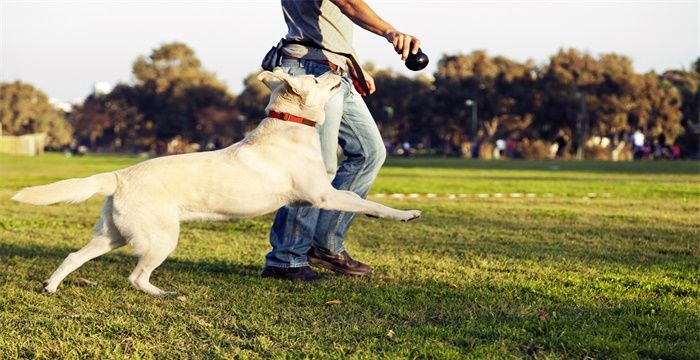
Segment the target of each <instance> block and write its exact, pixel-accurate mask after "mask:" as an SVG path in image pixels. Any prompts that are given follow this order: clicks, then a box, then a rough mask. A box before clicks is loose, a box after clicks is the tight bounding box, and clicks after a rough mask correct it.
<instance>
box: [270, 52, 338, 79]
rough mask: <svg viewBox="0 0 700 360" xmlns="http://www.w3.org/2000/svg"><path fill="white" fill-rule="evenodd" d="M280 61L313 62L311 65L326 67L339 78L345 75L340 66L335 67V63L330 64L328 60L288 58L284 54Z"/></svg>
mask: <svg viewBox="0 0 700 360" xmlns="http://www.w3.org/2000/svg"><path fill="white" fill-rule="evenodd" d="M282 59H289V60H306V61H310V62H313V63H316V64H322V65H326V66H328V67H329V68H331V71H333V72H334V73H336V74H338V75H341V76H342V75H345V74H346V72H345V69H343V68H341V67H340V66H338V65H336V64H335V63H332V62H330V61H328V60H313V59H303V58H298V57H296V56H289V55H286V54H285V55H282Z"/></svg>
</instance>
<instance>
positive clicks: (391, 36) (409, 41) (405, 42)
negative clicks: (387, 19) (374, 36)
mask: <svg viewBox="0 0 700 360" xmlns="http://www.w3.org/2000/svg"><path fill="white" fill-rule="evenodd" d="M384 37H385V38H386V39H387V40H388V41H389V42H390V43H391V44H392V45H393V46H394V50H396V52H397V53H398V54H401V60H402V61H406V58H408V54H409V53H411V54H415V53H417V52H418V48H420V40H418V38H417V37H415V36H413V35H408V34H404V33H402V32H400V31H396V30H389V31H387V33H386V34H384Z"/></svg>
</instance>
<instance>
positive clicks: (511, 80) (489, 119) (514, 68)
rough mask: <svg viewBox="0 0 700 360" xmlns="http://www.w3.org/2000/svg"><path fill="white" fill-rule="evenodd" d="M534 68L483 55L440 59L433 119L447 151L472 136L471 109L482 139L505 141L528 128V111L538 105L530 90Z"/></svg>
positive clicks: (529, 121)
mask: <svg viewBox="0 0 700 360" xmlns="http://www.w3.org/2000/svg"><path fill="white" fill-rule="evenodd" d="M535 75H536V68H535V66H534V64H533V63H532V62H531V61H528V62H526V63H525V64H520V63H517V62H515V61H512V60H509V59H506V58H505V57H502V56H497V57H490V56H489V55H488V54H487V53H486V52H484V51H474V52H472V53H471V54H469V55H457V56H445V57H443V58H442V59H441V60H440V63H439V64H438V72H437V73H436V74H435V93H434V96H435V105H434V106H435V108H434V110H435V112H436V115H435V117H436V118H437V119H439V123H440V125H439V126H440V131H441V135H440V137H441V138H442V139H443V140H444V141H445V142H446V145H447V148H448V149H449V148H451V147H455V146H456V147H462V144H464V143H466V142H468V141H469V139H471V138H474V137H476V136H477V135H478V134H479V132H477V133H473V131H472V126H471V108H470V107H468V106H467V104H466V101H467V100H471V103H472V104H475V105H471V106H477V107H478V116H479V121H480V123H481V126H479V128H478V129H477V131H481V134H482V137H486V138H492V137H495V136H502V137H506V136H508V135H510V134H511V133H514V132H517V131H522V130H523V129H526V128H528V126H529V125H530V123H531V122H532V112H533V108H536V107H537V106H538V104H539V98H538V97H537V93H536V92H535V91H534V90H535V84H536V80H537V79H536V76H535Z"/></svg>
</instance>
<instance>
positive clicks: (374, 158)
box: [310, 90, 386, 275]
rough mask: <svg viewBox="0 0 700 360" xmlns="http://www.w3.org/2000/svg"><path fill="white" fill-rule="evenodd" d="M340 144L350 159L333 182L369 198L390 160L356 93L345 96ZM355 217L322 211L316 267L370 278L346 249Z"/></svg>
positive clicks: (367, 270) (316, 241)
mask: <svg viewBox="0 0 700 360" xmlns="http://www.w3.org/2000/svg"><path fill="white" fill-rule="evenodd" d="M339 144H340V146H341V147H342V149H343V152H344V154H345V156H346V157H347V158H346V159H345V160H344V161H343V163H342V164H341V165H340V168H339V169H338V172H337V174H336V176H335V178H334V179H333V182H332V184H333V187H334V188H336V189H338V190H349V191H352V192H354V193H356V194H358V195H359V196H361V197H363V198H364V197H366V196H367V194H368V193H369V190H370V187H371V186H372V183H373V182H374V179H375V178H376V177H377V174H378V173H379V169H380V168H381V166H382V164H383V163H384V160H385V158H386V150H385V148H384V143H383V141H382V137H381V135H380V133H379V129H377V125H376V124H375V122H374V119H373V118H372V115H371V114H370V112H369V110H368V109H367V105H366V104H365V102H364V101H363V100H362V98H361V96H360V95H359V94H358V93H357V92H356V91H354V90H351V91H350V92H348V93H347V94H346V95H345V98H344V106H343V119H342V121H341V122H340V128H339ZM354 217H355V213H352V212H341V211H328V210H321V211H320V213H319V217H318V223H317V225H316V233H315V236H314V247H313V248H312V251H311V253H310V255H311V256H312V265H320V266H322V267H327V268H331V269H332V270H334V271H337V272H341V273H345V274H352V275H368V274H370V273H371V268H370V267H369V266H367V265H364V264H362V263H360V262H357V261H355V260H353V259H352V258H351V257H350V256H349V254H347V252H345V247H344V245H343V242H344V239H345V233H346V232H347V230H348V228H349V226H350V223H351V222H352V220H353V219H354ZM316 259H322V260H323V262H322V263H319V262H318V261H315V260H316Z"/></svg>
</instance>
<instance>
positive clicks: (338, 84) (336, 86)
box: [331, 83, 340, 90]
mask: <svg viewBox="0 0 700 360" xmlns="http://www.w3.org/2000/svg"><path fill="white" fill-rule="evenodd" d="M339 87H340V83H337V84H335V85H333V87H332V88H331V90H335V89H337V88H339Z"/></svg>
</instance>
